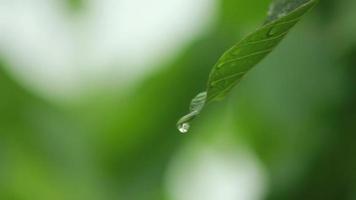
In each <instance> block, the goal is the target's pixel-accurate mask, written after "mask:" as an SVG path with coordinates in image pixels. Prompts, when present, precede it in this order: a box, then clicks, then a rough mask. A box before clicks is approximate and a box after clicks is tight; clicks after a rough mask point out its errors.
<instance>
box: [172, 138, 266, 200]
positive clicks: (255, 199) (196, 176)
mask: <svg viewBox="0 0 356 200" xmlns="http://www.w3.org/2000/svg"><path fill="white" fill-rule="evenodd" d="M200 139H202V138H200ZM200 141H202V140H200ZM236 146H239V145H225V144H211V143H204V142H198V143H196V142H195V143H191V144H189V145H188V147H186V149H183V150H182V151H181V152H179V154H178V156H176V157H174V158H175V159H174V160H173V162H172V163H171V165H170V167H169V170H168V172H167V184H166V187H167V192H168V195H169V197H170V198H171V199H172V200H261V199H264V197H265V191H266V189H267V188H266V187H267V185H266V184H267V180H266V179H267V175H266V172H265V169H264V167H263V165H262V164H261V163H260V162H259V160H258V159H257V158H256V156H255V155H254V154H253V152H251V151H249V150H248V149H247V148H242V147H241V146H240V148H236Z"/></svg>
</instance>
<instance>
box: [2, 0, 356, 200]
mask: <svg viewBox="0 0 356 200" xmlns="http://www.w3.org/2000/svg"><path fill="white" fill-rule="evenodd" d="M71 2H72V1H71ZM73 2H74V3H72V4H73V7H80V6H78V5H81V3H78V2H81V1H73ZM219 2H220V15H219V18H218V20H217V21H216V22H215V24H214V28H213V29H212V30H210V31H209V32H206V33H205V34H204V35H202V36H201V37H200V38H197V39H196V40H195V41H192V42H191V44H190V45H189V46H187V47H186V48H185V50H184V51H183V52H182V53H181V54H180V55H178V56H177V57H176V58H175V59H174V60H172V61H171V62H170V63H167V64H166V66H164V67H162V68H161V69H162V70H160V71H157V72H155V73H152V74H147V77H146V78H145V80H142V81H141V82H140V83H139V84H138V85H137V86H136V87H135V88H132V89H131V90H130V91H111V92H110V94H103V93H98V94H92V96H87V97H83V99H82V101H80V102H77V103H73V104H69V103H68V104H62V105H59V104H54V103H51V102H48V101H47V100H45V99H42V98H41V97H38V96H36V95H35V94H34V93H33V92H32V90H31V89H29V88H27V86H26V85H21V81H18V80H17V79H16V78H14V77H15V76H13V75H12V74H8V73H7V72H6V71H5V69H7V68H9V67H11V66H8V64H7V62H6V60H5V59H2V62H0V89H1V98H0V119H1V120H0V137H1V138H0V199H4V200H5V199H6V200H7V199H9V200H33V199H36V200H42V199H43V200H48V199H54V200H55V199H61V200H62V199H68V200H70V199H73V200H74V199H75V200H78V199H86V200H91V199H92V200H97V199H125V200H130V199H132V200H140V199H142V200H149V199H152V200H159V199H161V200H168V199H170V196H169V194H167V193H166V191H165V186H164V179H165V171H166V169H167V167H168V166H169V163H170V162H171V161H172V160H173V159H174V156H175V153H176V152H177V151H178V149H179V148H180V147H181V146H182V145H183V144H185V143H187V142H188V141H189V140H190V139H191V137H190V136H188V135H186V136H182V135H179V133H178V131H177V130H176V128H175V121H176V119H177V117H179V116H180V115H181V114H182V113H184V112H185V110H186V102H188V101H189V100H190V99H191V98H192V97H193V96H194V94H196V93H197V92H198V91H200V90H201V89H202V88H204V86H205V82H206V77H207V75H208V73H209V70H210V67H211V66H213V64H214V63H215V62H216V60H217V58H218V57H219V55H221V53H222V52H223V51H224V50H225V49H227V48H228V47H229V46H231V44H234V43H235V42H236V41H237V40H238V39H240V37H241V36H242V35H243V34H245V33H246V31H250V30H251V27H258V25H259V24H258V22H259V21H261V20H262V19H263V17H264V16H265V10H267V7H268V1H261V0H249V1H242V0H239V1H236V0H221V1H219ZM354 9H356V4H355V1H353V0H338V1H336V0H322V1H320V3H319V6H318V7H317V9H316V10H315V12H313V13H311V14H309V16H308V20H305V21H304V20H303V22H302V23H300V24H299V25H298V26H297V27H296V29H295V30H294V31H292V32H291V35H290V36H288V37H287V38H286V40H285V41H284V42H283V44H282V45H281V46H279V47H278V48H277V49H276V51H275V52H273V53H272V54H271V55H270V57H269V59H267V60H265V61H263V62H262V63H261V64H259V65H258V66H257V67H256V68H255V69H253V71H252V73H250V74H249V76H248V77H247V78H246V79H245V81H244V82H242V83H241V85H240V86H239V87H238V88H237V89H236V90H234V91H233V95H232V96H231V98H230V100H229V103H228V105H226V104H227V103H226V102H222V103H218V105H215V106H212V107H211V108H209V109H207V110H206V111H204V112H205V113H204V115H206V116H205V117H202V121H201V122H200V123H199V125H197V127H196V128H194V127H193V128H192V130H191V134H192V135H194V133H195V130H198V129H199V128H201V127H205V126H208V125H209V127H210V126H212V125H213V124H212V123H211V122H214V121H216V120H215V118H216V117H219V116H217V113H219V114H218V115H226V114H225V110H228V111H226V112H228V113H229V115H228V118H229V120H228V121H227V122H226V123H231V125H232V126H233V127H234V132H233V133H234V139H236V141H239V142H242V141H243V142H245V143H246V144H248V145H249V146H250V148H251V149H252V150H253V151H254V152H255V153H256V154H257V155H258V157H259V158H260V159H261V161H262V162H263V164H264V165H265V166H266V168H267V171H268V174H269V175H268V176H269V183H268V184H269V185H268V187H269V188H268V189H269V190H268V194H267V195H266V198H265V199H268V200H279V199H323V200H327V199H340V200H341V199H345V200H353V199H356V157H355V155H356V148H355V147H356V135H355V133H356V92H355V91H356V81H355V77H356V70H355V65H356V59H355V58H356V39H355V37H354V36H355V35H356V27H355V23H353V19H355V18H356V13H355V12H354ZM0 57H1V55H0ZM223 106H227V109H224V108H223V109H221V108H222V107H223ZM217 110H222V111H217ZM230 114H231V116H230ZM204 130H207V131H205V132H206V133H202V134H201V135H200V137H202V138H204V137H205V136H209V131H208V130H209V129H204Z"/></svg>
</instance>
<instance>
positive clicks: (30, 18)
mask: <svg viewBox="0 0 356 200" xmlns="http://www.w3.org/2000/svg"><path fill="white" fill-rule="evenodd" d="M215 1H216V0H194V1H192V0H169V1H167V0H149V1H147V0H86V1H85V0H84V1H83V2H84V9H83V11H81V12H80V13H79V14H78V15H73V14H72V13H70V12H69V9H68V5H66V3H67V1H64V0H0V55H1V57H2V58H3V59H5V61H6V62H7V63H9V64H10V66H11V67H10V68H9V69H8V70H9V71H10V73H11V74H12V76H13V77H14V78H16V79H17V80H18V81H19V82H20V83H21V84H22V85H23V86H26V87H28V88H29V89H30V90H32V91H34V92H36V93H37V94H39V95H41V96H43V97H45V98H48V99H52V100H68V99H73V98H78V97H80V95H81V94H83V93H85V92H87V91H90V90H92V89H100V88H101V87H102V88H106V87H119V89H120V88H121V89H122V88H125V87H126V86H128V85H130V84H133V83H135V82H137V81H139V80H141V79H142V78H143V76H144V75H145V74H148V73H150V72H153V70H155V69H156V68H157V66H160V64H162V63H164V62H165V61H168V60H169V59H172V58H174V56H175V55H177V53H179V51H180V50H182V48H184V47H185V46H186V45H187V44H188V43H189V42H190V41H191V40H192V39H194V38H195V37H197V36H198V35H199V34H202V33H204V31H206V29H208V28H209V25H211V24H212V22H213V20H214V17H215V13H216V2H215Z"/></svg>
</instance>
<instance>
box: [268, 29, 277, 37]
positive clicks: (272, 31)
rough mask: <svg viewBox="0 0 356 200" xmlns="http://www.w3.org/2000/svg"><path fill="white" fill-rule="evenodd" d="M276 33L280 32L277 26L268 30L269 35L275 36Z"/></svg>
mask: <svg viewBox="0 0 356 200" xmlns="http://www.w3.org/2000/svg"><path fill="white" fill-rule="evenodd" d="M276 33H278V29H277V28H276V27H272V28H271V29H270V30H269V31H268V32H267V37H271V36H274V35H275V34H276Z"/></svg>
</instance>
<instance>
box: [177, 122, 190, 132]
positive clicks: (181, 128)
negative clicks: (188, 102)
mask: <svg viewBox="0 0 356 200" xmlns="http://www.w3.org/2000/svg"><path fill="white" fill-rule="evenodd" d="M189 128H190V124H189V123H183V124H179V125H178V130H179V131H180V132H181V133H187V132H188V131H189Z"/></svg>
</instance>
